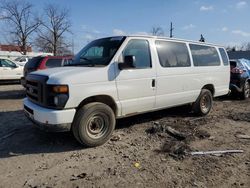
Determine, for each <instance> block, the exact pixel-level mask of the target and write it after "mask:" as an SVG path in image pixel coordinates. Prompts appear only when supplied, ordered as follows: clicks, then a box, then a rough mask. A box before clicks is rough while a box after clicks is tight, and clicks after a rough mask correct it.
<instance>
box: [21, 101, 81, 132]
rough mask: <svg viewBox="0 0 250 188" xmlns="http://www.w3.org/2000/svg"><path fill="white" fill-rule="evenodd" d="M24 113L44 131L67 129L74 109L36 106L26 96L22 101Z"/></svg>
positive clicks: (69, 126) (73, 114)
mask: <svg viewBox="0 0 250 188" xmlns="http://www.w3.org/2000/svg"><path fill="white" fill-rule="evenodd" d="M23 105H24V107H23V108H24V112H25V115H26V116H27V117H28V119H30V120H31V121H32V122H33V123H34V124H35V125H36V126H38V127H39V128H40V129H42V130H45V131H53V132H64V131H69V130H70V128H71V123H72V122H73V119H74V116H75V112H76V110H75V109H67V110H54V109H48V108H44V107H41V106H38V105H36V104H34V103H32V102H30V101H29V100H28V99H27V98H25V99H24V101H23Z"/></svg>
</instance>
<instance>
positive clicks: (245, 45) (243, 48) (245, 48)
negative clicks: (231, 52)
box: [239, 42, 250, 51]
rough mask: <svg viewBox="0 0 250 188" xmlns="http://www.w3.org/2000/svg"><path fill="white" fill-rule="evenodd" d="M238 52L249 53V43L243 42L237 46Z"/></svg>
mask: <svg viewBox="0 0 250 188" xmlns="http://www.w3.org/2000/svg"><path fill="white" fill-rule="evenodd" d="M239 50H241V51H249V50H250V42H245V43H242V44H241V45H239Z"/></svg>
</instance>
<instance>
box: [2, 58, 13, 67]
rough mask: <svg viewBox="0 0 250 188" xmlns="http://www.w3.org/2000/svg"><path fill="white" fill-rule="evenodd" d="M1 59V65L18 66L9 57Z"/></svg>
mask: <svg viewBox="0 0 250 188" xmlns="http://www.w3.org/2000/svg"><path fill="white" fill-rule="evenodd" d="M0 61H1V63H0V66H1V67H16V64H15V63H13V62H11V61H9V60H7V59H1V60H0Z"/></svg>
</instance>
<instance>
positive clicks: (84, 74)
mask: <svg viewBox="0 0 250 188" xmlns="http://www.w3.org/2000/svg"><path fill="white" fill-rule="evenodd" d="M109 68H110V67H80V66H78V67H72V66H70V67H57V68H50V69H46V70H39V71H35V72H32V73H31V74H35V75H43V76H48V77H49V80H48V81H47V83H48V84H86V83H92V82H105V81H108V79H109V77H110V75H108V72H113V71H108V69H109Z"/></svg>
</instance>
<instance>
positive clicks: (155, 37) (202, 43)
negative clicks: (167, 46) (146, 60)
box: [113, 35, 224, 48]
mask: <svg viewBox="0 0 250 188" xmlns="http://www.w3.org/2000/svg"><path fill="white" fill-rule="evenodd" d="M113 37H118V36H113ZM119 37H142V38H154V39H163V40H164V39H165V40H173V41H180V42H190V43H195V44H201V45H211V46H217V47H222V48H224V46H223V45H219V44H213V43H207V42H200V41H194V40H186V39H179V38H170V37H162V36H153V35H122V36H119Z"/></svg>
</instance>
